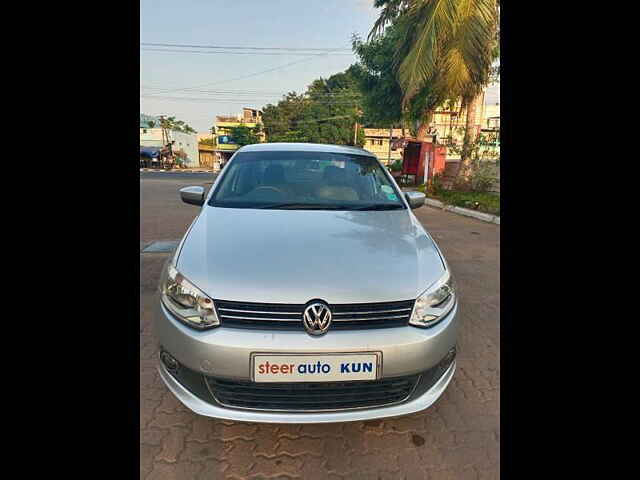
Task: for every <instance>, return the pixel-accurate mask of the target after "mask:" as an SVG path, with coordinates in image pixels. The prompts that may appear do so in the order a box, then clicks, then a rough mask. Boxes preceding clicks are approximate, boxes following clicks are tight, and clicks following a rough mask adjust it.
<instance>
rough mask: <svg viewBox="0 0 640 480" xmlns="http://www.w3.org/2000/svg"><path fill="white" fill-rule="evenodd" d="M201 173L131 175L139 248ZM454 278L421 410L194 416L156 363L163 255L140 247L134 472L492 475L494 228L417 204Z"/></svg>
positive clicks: (496, 410) (177, 232)
mask: <svg viewBox="0 0 640 480" xmlns="http://www.w3.org/2000/svg"><path fill="white" fill-rule="evenodd" d="M211 182H212V176H211V174H185V173H177V174H172V173H170V174H166V173H141V174H140V242H141V248H142V246H143V245H146V244H148V243H150V242H152V241H155V240H179V239H180V238H181V237H182V235H183V233H184V231H185V230H186V228H187V227H188V225H189V224H190V223H191V221H192V220H193V218H194V217H195V215H196V214H197V212H198V208H197V207H195V206H190V205H187V204H184V203H182V202H181V201H180V199H179V194H178V189H179V188H181V187H183V186H187V185H203V186H205V187H210V186H211ZM416 215H417V216H418V218H419V219H420V221H421V222H422V223H423V225H425V227H426V228H427V230H428V231H429V232H430V233H431V234H432V235H433V237H434V238H435V239H436V241H437V242H438V244H439V245H440V247H441V248H442V250H443V251H444V253H445V255H446V257H447V260H448V261H449V264H450V266H451V268H452V270H453V272H454V275H455V276H456V280H457V283H458V287H459V291H460V297H461V305H460V309H459V314H460V315H461V320H462V321H461V330H460V333H459V354H458V369H457V371H456V374H455V376H454V379H453V381H452V382H451V384H450V385H449V387H448V389H447V391H446V392H445V393H444V395H443V396H442V397H441V398H440V399H439V400H438V401H437V402H436V403H435V404H434V405H433V406H432V407H430V408H429V409H427V410H425V411H423V412H420V413H417V414H413V415H409V416H405V417H400V418H394V419H386V420H376V421H370V422H351V423H342V424H329V425H304V426H300V425H271V424H268V425H263V424H250V423H241V422H230V421H219V420H215V419H210V418H205V417H200V416H198V415H196V414H193V413H191V412H190V411H189V410H187V409H186V408H185V407H183V406H182V405H181V404H180V403H179V402H178V401H177V400H176V399H175V398H174V397H173V395H172V394H171V393H170V392H169V391H168V390H167V389H166V388H165V387H164V385H163V384H162V381H161V380H160V379H159V377H158V375H157V373H156V370H155V364H156V358H157V357H156V355H157V354H156V341H155V338H154V333H153V329H152V325H151V316H150V310H151V305H152V302H153V290H154V289H155V288H156V286H157V281H158V276H159V274H160V269H161V267H162V264H163V262H164V261H165V260H166V258H167V254H157V253H154V254H147V253H145V254H142V253H141V255H140V265H141V274H140V286H141V290H140V305H141V312H140V476H141V478H144V479H192V478H202V479H205V478H206V479H223V478H224V479H245V478H246V479H267V478H269V479H271V478H278V479H292V478H300V479H325V478H326V479H456V480H458V479H498V478H499V477H500V364H499V358H500V293H499V292H500V290H499V287H500V248H499V247H500V226H498V225H494V224H489V223H484V222H481V221H478V220H474V219H470V218H466V217H461V216H458V215H455V214H453V213H449V212H444V211H441V210H436V209H433V208H430V207H422V208H420V209H418V210H416Z"/></svg>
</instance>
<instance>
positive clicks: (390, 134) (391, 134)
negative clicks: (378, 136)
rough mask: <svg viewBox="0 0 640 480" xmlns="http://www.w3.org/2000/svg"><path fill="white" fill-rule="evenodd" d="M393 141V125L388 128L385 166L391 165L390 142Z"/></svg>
mask: <svg viewBox="0 0 640 480" xmlns="http://www.w3.org/2000/svg"><path fill="white" fill-rule="evenodd" d="M392 139H393V125H391V126H390V127H389V158H388V160H387V165H389V164H390V163H391V141H392Z"/></svg>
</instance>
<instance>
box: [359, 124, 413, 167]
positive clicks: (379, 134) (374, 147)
mask: <svg viewBox="0 0 640 480" xmlns="http://www.w3.org/2000/svg"><path fill="white" fill-rule="evenodd" d="M405 134H406V135H408V134H409V132H408V130H403V129H402V128H394V129H393V132H392V135H391V141H392V143H391V163H393V162H395V161H396V160H399V159H401V158H402V151H403V150H402V148H396V149H394V141H396V140H399V139H401V138H404V136H405ZM364 137H365V140H364V145H363V146H362V148H364V149H365V150H368V151H370V152H371V153H373V154H374V155H375V156H376V157H378V160H380V161H381V162H382V163H383V164H384V165H386V164H388V163H389V129H388V128H365V129H364Z"/></svg>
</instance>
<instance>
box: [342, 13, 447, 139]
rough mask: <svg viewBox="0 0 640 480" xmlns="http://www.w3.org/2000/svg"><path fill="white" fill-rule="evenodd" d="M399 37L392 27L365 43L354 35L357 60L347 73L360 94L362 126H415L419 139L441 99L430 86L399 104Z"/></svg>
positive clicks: (353, 43) (400, 98) (400, 31)
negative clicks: (351, 77)
mask: <svg viewBox="0 0 640 480" xmlns="http://www.w3.org/2000/svg"><path fill="white" fill-rule="evenodd" d="M403 35H404V32H403V31H402V29H401V28H400V27H398V26H395V25H394V26H390V27H389V28H387V29H386V30H385V32H384V34H382V35H379V36H377V37H376V38H373V39H370V40H369V41H367V42H365V41H363V40H362V39H360V38H359V37H358V36H354V37H353V41H352V45H353V50H354V52H355V53H356V54H357V55H358V60H359V61H358V63H357V64H355V65H352V66H351V67H350V70H351V71H352V75H353V76H354V77H355V78H356V79H357V81H358V84H359V88H360V91H361V92H362V104H363V109H364V118H365V123H367V124H368V125H372V126H373V125H375V126H384V127H391V126H394V125H398V124H403V125H404V124H406V123H408V122H410V125H413V124H414V123H417V132H414V133H415V134H416V137H417V138H419V139H421V140H423V139H424V136H425V134H426V131H427V128H428V125H429V122H430V121H431V118H430V116H429V115H426V113H427V112H431V115H432V112H434V111H435V109H436V108H437V107H438V106H439V105H440V104H441V103H442V102H443V101H444V97H443V96H442V95H440V92H438V91H434V90H433V89H432V88H431V86H430V85H425V86H424V87H422V89H421V90H420V92H418V94H416V95H415V96H414V97H412V98H411V100H409V101H408V102H406V103H403V97H404V93H403V90H402V88H401V86H400V83H399V82H398V78H397V73H398V72H397V63H396V61H395V54H396V48H397V44H398V42H399V41H400V39H401V38H402V36H403Z"/></svg>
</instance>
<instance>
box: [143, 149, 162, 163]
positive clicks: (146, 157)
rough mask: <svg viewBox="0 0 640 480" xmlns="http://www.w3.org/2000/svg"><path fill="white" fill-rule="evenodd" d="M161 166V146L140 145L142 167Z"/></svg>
mask: <svg viewBox="0 0 640 480" xmlns="http://www.w3.org/2000/svg"><path fill="white" fill-rule="evenodd" d="M159 166H160V148H159V147H140V168H158V167H159Z"/></svg>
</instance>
